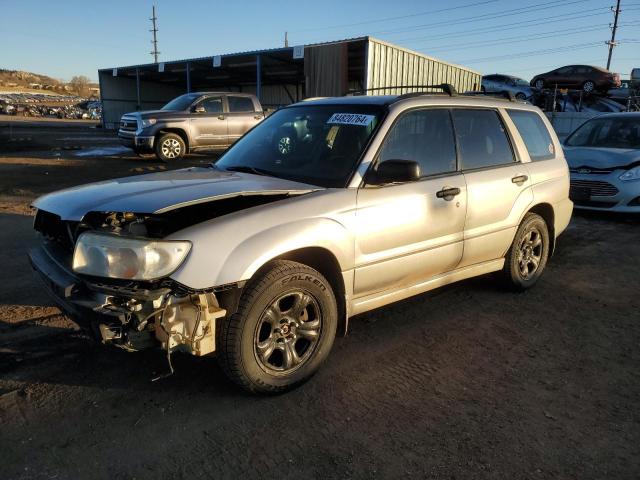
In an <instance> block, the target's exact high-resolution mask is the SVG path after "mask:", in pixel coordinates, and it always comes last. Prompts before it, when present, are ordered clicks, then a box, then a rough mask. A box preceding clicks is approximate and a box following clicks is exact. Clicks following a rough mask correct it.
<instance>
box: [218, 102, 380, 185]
mask: <svg viewBox="0 0 640 480" xmlns="http://www.w3.org/2000/svg"><path fill="white" fill-rule="evenodd" d="M385 111H386V109H385V107H381V106H377V105H347V104H345V105H304V104H302V105H299V106H295V107H287V108H283V109H281V110H278V111H276V112H274V113H273V114H271V115H270V116H269V117H267V118H266V119H265V120H263V121H262V122H261V123H259V124H258V125H257V126H256V127H255V128H254V129H253V130H251V131H250V132H249V133H247V134H246V135H245V136H244V137H242V138H241V139H240V140H238V141H237V142H236V143H235V144H234V145H233V146H232V147H231V148H230V149H229V150H227V152H226V153H225V154H224V155H223V156H222V157H221V158H220V160H218V161H217V162H216V164H215V167H216V168H221V169H226V170H231V171H247V172H249V173H259V174H260V173H261V174H264V175H269V176H273V177H279V178H285V179H289V180H295V181H298V182H303V183H308V184H311V185H318V186H321V187H346V186H347V183H348V181H349V179H350V178H351V175H352V174H353V172H354V171H355V169H356V168H357V166H358V162H359V161H360V158H361V157H362V154H363V152H364V150H365V148H366V147H367V145H368V144H369V140H370V139H371V136H372V135H373V134H374V132H375V131H376V130H377V127H378V125H379V123H380V121H381V119H382V117H383V115H384V113H385Z"/></svg>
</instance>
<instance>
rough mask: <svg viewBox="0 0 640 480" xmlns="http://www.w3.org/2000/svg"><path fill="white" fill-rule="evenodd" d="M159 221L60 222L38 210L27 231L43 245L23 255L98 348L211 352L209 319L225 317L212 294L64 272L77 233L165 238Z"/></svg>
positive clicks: (92, 218) (93, 217) (109, 217)
mask: <svg viewBox="0 0 640 480" xmlns="http://www.w3.org/2000/svg"><path fill="white" fill-rule="evenodd" d="M163 223H164V221H163V219H158V218H153V216H141V215H136V214H133V213H108V214H96V213H92V214H90V215H87V217H86V219H83V221H82V222H65V221H62V220H61V219H60V217H58V216H57V215H54V214H51V213H49V212H45V211H42V210H39V211H38V213H37V216H36V220H35V223H34V227H35V229H36V230H37V231H39V232H40V233H41V234H42V237H43V240H44V242H43V244H42V245H41V246H39V247H37V248H34V249H32V250H31V251H30V252H29V258H30V261H31V264H32V266H33V268H34V270H35V271H36V272H37V274H38V277H39V278H40V279H41V280H42V282H43V284H44V286H45V287H46V288H47V290H49V292H50V293H51V295H52V297H53V298H54V299H55V300H56V302H57V303H58V305H59V306H60V307H61V308H62V309H63V310H64V311H65V312H66V313H68V314H69V315H70V316H71V317H72V318H73V319H74V320H75V321H76V323H78V324H79V325H80V326H83V327H86V328H87V329H88V330H90V331H91V332H92V333H93V334H94V336H96V337H98V338H99V339H100V340H101V341H102V342H103V343H106V344H112V345H115V346H118V347H121V348H124V349H126V350H129V351H136V350H142V349H145V348H149V347H153V346H160V347H162V348H163V349H165V350H166V351H167V352H171V351H174V350H179V351H184V352H187V353H190V354H192V355H197V356H201V355H207V354H209V353H212V352H214V351H215V349H216V342H215V338H216V337H215V333H216V321H217V319H219V318H221V317H224V316H225V314H226V310H225V309H224V308H222V307H221V306H220V304H219V302H218V298H217V296H216V292H215V291H214V290H213V289H212V290H211V291H193V290H190V289H188V288H186V287H184V286H182V285H180V284H178V283H176V282H174V281H172V280H171V279H169V278H167V277H163V278H160V279H157V280H153V281H147V280H127V279H122V278H103V277H96V276H91V275H84V274H78V273H77V272H76V271H74V268H72V265H74V263H77V258H76V259H75V260H74V247H75V246H76V243H77V241H78V238H79V237H80V236H81V235H82V234H83V233H87V232H89V233H91V234H94V233H95V232H98V233H99V234H104V235H109V236H110V238H119V239H129V238H134V239H140V238H141V237H142V236H144V237H146V238H147V240H152V239H153V237H156V236H160V235H164V234H165V233H166V232H165V231H162V230H161V229H159V227H158V225H162V224H163ZM76 253H77V252H76ZM76 257H77V255H76ZM121 261H122V262H124V260H122V259H118V260H117V262H121Z"/></svg>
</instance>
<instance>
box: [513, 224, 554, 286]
mask: <svg viewBox="0 0 640 480" xmlns="http://www.w3.org/2000/svg"><path fill="white" fill-rule="evenodd" d="M549 245H550V242H549V229H548V227H547V224H546V222H545V221H544V219H543V218H542V217H541V216H540V215H537V214H535V213H527V214H526V215H525V216H524V219H523V220H522V223H520V226H519V227H518V231H517V232H516V235H515V238H514V239H513V243H512V244H511V248H510V249H509V252H508V253H507V255H506V257H505V262H504V267H503V269H502V279H503V282H504V284H505V286H506V287H508V288H509V289H511V290H516V291H523V290H526V289H528V288H531V287H533V286H534V285H535V283H536V282H537V281H538V279H539V278H540V276H541V275H542V272H543V271H544V268H545V266H546V265H547V260H548V258H549Z"/></svg>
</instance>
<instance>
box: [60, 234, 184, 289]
mask: <svg viewBox="0 0 640 480" xmlns="http://www.w3.org/2000/svg"><path fill="white" fill-rule="evenodd" d="M190 249H191V242H188V241H163V240H151V239H148V240H147V239H141V238H126V237H118V236H116V235H108V234H103V233H93V232H85V233H83V234H82V235H80V237H79V238H78V241H77V242H76V248H75V251H74V252H73V270H74V271H75V272H78V273H83V274H86V275H93V276H96V277H107V278H121V279H126V280H156V279H158V278H162V277H166V276H167V275H169V274H171V273H173V272H174V271H175V270H176V269H177V268H178V267H179V266H180V265H181V264H182V262H183V261H184V259H185V258H186V256H187V254H188V253H189V250H190Z"/></svg>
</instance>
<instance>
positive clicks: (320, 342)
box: [218, 260, 338, 393]
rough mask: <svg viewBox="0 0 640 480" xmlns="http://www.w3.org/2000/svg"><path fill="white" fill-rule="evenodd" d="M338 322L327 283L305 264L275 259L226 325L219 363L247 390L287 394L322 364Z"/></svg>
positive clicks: (255, 280) (254, 281) (252, 283)
mask: <svg viewBox="0 0 640 480" xmlns="http://www.w3.org/2000/svg"><path fill="white" fill-rule="evenodd" d="M337 324H338V309H337V305H336V299H335V296H334V294H333V291H332V289H331V286H330V284H329V282H327V280H326V279H325V278H324V277H323V276H322V275H321V274H320V273H319V272H317V271H316V270H314V269H312V268H310V267H308V266H306V265H303V264H301V263H297V262H291V261H284V260H277V261H274V262H272V263H271V264H270V265H269V266H268V267H267V268H266V269H264V270H263V271H262V272H261V273H259V274H258V275H257V277H255V278H253V279H252V280H251V281H250V282H249V283H248V284H247V286H246V288H245V290H244V292H243V293H242V297H241V299H240V303H239V305H238V310H237V312H236V313H235V314H233V315H231V316H230V317H227V318H225V319H224V321H223V322H222V326H221V327H222V328H221V329H220V330H219V336H218V343H219V346H220V351H219V356H218V361H219V363H220V365H221V367H222V369H223V371H224V372H225V373H226V375H227V376H228V377H229V378H230V379H231V380H232V381H233V382H235V383H236V384H238V385H239V386H240V387H242V388H244V389H245V390H247V391H249V392H252V393H278V392H283V391H285V390H289V389H291V388H294V387H295V386H297V385H299V384H301V383H302V382H304V381H306V380H307V379H309V378H310V377H311V376H312V375H313V374H314V373H315V372H316V370H317V369H318V368H319V367H320V365H321V364H322V363H323V362H324V360H325V359H326V358H327V356H328V355H329V351H330V350H331V346H332V345H333V341H334V338H335V334H336V328H337Z"/></svg>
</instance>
